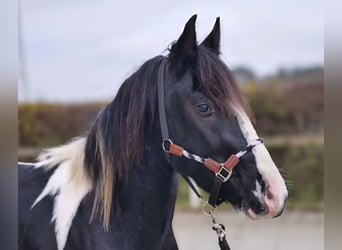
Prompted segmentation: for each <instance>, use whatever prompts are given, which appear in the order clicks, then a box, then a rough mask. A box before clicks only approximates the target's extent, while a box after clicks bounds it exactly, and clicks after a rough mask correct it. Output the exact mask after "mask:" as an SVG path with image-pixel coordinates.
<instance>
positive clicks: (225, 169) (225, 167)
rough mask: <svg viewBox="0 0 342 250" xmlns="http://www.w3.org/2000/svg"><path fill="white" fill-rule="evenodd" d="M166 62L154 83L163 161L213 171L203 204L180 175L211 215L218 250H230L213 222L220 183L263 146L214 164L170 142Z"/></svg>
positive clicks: (248, 147) (222, 231) (253, 143)
mask: <svg viewBox="0 0 342 250" xmlns="http://www.w3.org/2000/svg"><path fill="white" fill-rule="evenodd" d="M166 63H167V58H165V57H163V58H162V59H161V62H160V65H159V68H158V79H157V81H158V83H157V85H158V86H157V89H158V111H159V120H160V128H161V134H162V148H163V150H164V152H165V153H166V154H165V156H166V159H167V161H168V162H169V163H171V155H176V156H179V157H186V158H188V159H190V160H193V161H196V162H198V163H200V164H202V165H204V166H205V167H207V168H208V169H210V170H211V171H212V172H214V173H215V178H214V182H213V185H212V188H211V192H210V195H209V200H208V201H206V200H204V198H203V197H202V196H201V194H200V193H199V191H198V190H197V189H196V188H195V186H194V185H193V184H192V182H191V181H190V179H189V177H188V176H186V175H184V174H183V173H180V174H181V175H182V177H183V178H184V179H185V181H186V182H187V183H188V185H189V186H190V188H191V189H192V190H193V191H194V193H195V194H196V195H197V197H198V198H199V199H200V200H201V201H202V203H203V207H202V210H203V212H204V214H206V215H208V216H210V217H211V218H212V223H213V226H212V229H213V230H214V231H216V233H217V236H218V242H219V246H220V248H221V250H229V249H230V248H229V245H228V243H227V241H226V239H225V227H224V226H223V225H222V224H218V223H216V217H215V212H216V208H217V205H218V204H220V203H221V202H222V201H221V200H219V193H220V191H221V187H222V184H223V183H225V182H227V181H228V180H229V179H230V177H231V175H232V173H233V170H234V168H235V167H236V166H237V165H238V163H239V162H240V159H241V157H243V156H244V155H246V154H247V153H248V152H250V151H251V150H252V149H253V148H254V147H255V146H257V145H259V144H261V143H263V142H264V141H263V139H262V138H257V139H255V140H253V141H251V142H250V143H248V144H247V145H246V146H245V148H243V149H242V150H240V151H239V152H237V153H236V154H232V155H231V156H229V157H228V159H227V160H226V161H225V162H222V163H220V162H217V161H215V160H214V159H212V158H210V157H202V156H198V155H196V154H194V153H191V152H189V151H187V150H186V149H184V148H183V147H182V146H180V145H177V144H175V143H173V142H172V140H171V139H170V136H169V130H168V126H167V119H166V113H165V93H164V81H165V70H166ZM177 171H178V172H180V170H179V169H177ZM208 204H209V205H210V206H212V208H214V209H213V210H211V209H207V208H206V207H207V205H208Z"/></svg>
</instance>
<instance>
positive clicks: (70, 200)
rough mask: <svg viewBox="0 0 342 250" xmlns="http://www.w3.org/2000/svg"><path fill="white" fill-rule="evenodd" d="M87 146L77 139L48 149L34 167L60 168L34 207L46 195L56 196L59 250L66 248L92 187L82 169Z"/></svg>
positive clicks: (55, 214) (54, 218) (83, 140)
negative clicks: (77, 214) (83, 200)
mask: <svg viewBox="0 0 342 250" xmlns="http://www.w3.org/2000/svg"><path fill="white" fill-rule="evenodd" d="M84 147H85V138H78V139H76V140H73V141H71V142H70V143H68V144H66V145H63V146H60V147H56V148H51V149H48V150H46V151H45V152H43V153H42V154H41V155H40V156H39V157H38V160H39V162H38V163H36V164H35V166H36V168H40V167H43V168H46V169H51V168H53V167H54V166H56V165H58V167H57V168H56V170H55V171H54V173H53V174H52V175H51V177H50V178H49V180H48V182H47V184H46V186H45V188H44V189H43V191H42V192H41V194H40V195H39V196H38V197H37V199H36V200H35V202H34V203H33V205H32V207H31V209H33V207H34V206H35V205H36V204H37V203H38V202H40V201H41V200H42V199H43V198H44V197H45V196H47V195H52V196H55V198H54V208H53V216H52V219H51V222H55V233H56V241H57V248H58V250H63V249H64V246H65V244H66V241H67V238H68V233H69V230H70V227H71V223H72V220H73V218H74V217H75V214H76V212H77V209H78V207H79V205H80V203H81V201H82V199H83V198H84V197H85V196H86V194H87V193H88V192H89V191H90V190H91V188H92V183H91V180H90V178H89V177H88V176H87V174H86V172H85V170H84V167H83V159H84Z"/></svg>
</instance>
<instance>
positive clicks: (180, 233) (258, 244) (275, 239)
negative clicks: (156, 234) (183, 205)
mask: <svg viewBox="0 0 342 250" xmlns="http://www.w3.org/2000/svg"><path fill="white" fill-rule="evenodd" d="M217 221H218V222H220V223H222V224H224V225H225V226H226V228H228V230H226V232H227V234H228V242H229V244H230V247H231V248H232V250H257V249H261V250H289V249H291V250H323V249H324V214H323V211H322V210H319V211H312V210H311V211H309V210H289V211H285V213H284V214H283V215H282V216H280V217H278V218H276V219H269V220H259V221H252V220H250V219H248V218H247V217H246V216H245V215H244V214H242V213H237V212H235V211H232V210H228V211H227V210H224V211H218V212H217ZM173 225H174V231H175V235H176V239H177V242H178V246H179V249H180V250H211V249H213V250H215V249H219V247H218V244H217V236H216V233H215V232H214V231H212V229H211V221H210V218H209V217H207V216H205V215H203V214H202V213H201V212H192V211H176V213H175V217H174V223H173Z"/></svg>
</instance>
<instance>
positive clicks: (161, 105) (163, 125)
mask: <svg viewBox="0 0 342 250" xmlns="http://www.w3.org/2000/svg"><path fill="white" fill-rule="evenodd" d="M165 65H166V58H163V59H162V60H161V62H160V65H159V68H158V78H157V81H158V83H157V88H158V111H159V121H160V129H161V134H162V141H164V140H168V139H169V138H170V137H169V129H168V127H167V120H166V114H165V98H164V97H165V92H164V80H165V79H164V78H165ZM165 156H166V160H167V161H168V162H170V158H171V157H170V154H169V153H165Z"/></svg>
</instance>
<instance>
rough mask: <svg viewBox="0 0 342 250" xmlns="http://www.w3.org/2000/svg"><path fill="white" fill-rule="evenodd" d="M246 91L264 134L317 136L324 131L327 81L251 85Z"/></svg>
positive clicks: (243, 88) (272, 82)
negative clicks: (324, 89) (324, 83)
mask: <svg viewBox="0 0 342 250" xmlns="http://www.w3.org/2000/svg"><path fill="white" fill-rule="evenodd" d="M242 91H243V92H244V93H245V95H246V96H247V99H248V100H249V103H250V106H251V109H252V111H253V113H254V115H255V117H256V129H257V131H258V132H259V133H260V134H262V135H277V134H282V135H284V134H285V135H290V134H302V133H304V134H305V133H307V134H317V133H322V131H323V110H324V105H323V102H324V98H323V82H310V83H292V84H280V83H279V82H276V81H272V80H269V81H268V82H266V83H263V84H257V83H255V82H254V83H253V82H251V83H248V84H245V85H243V86H242Z"/></svg>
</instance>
